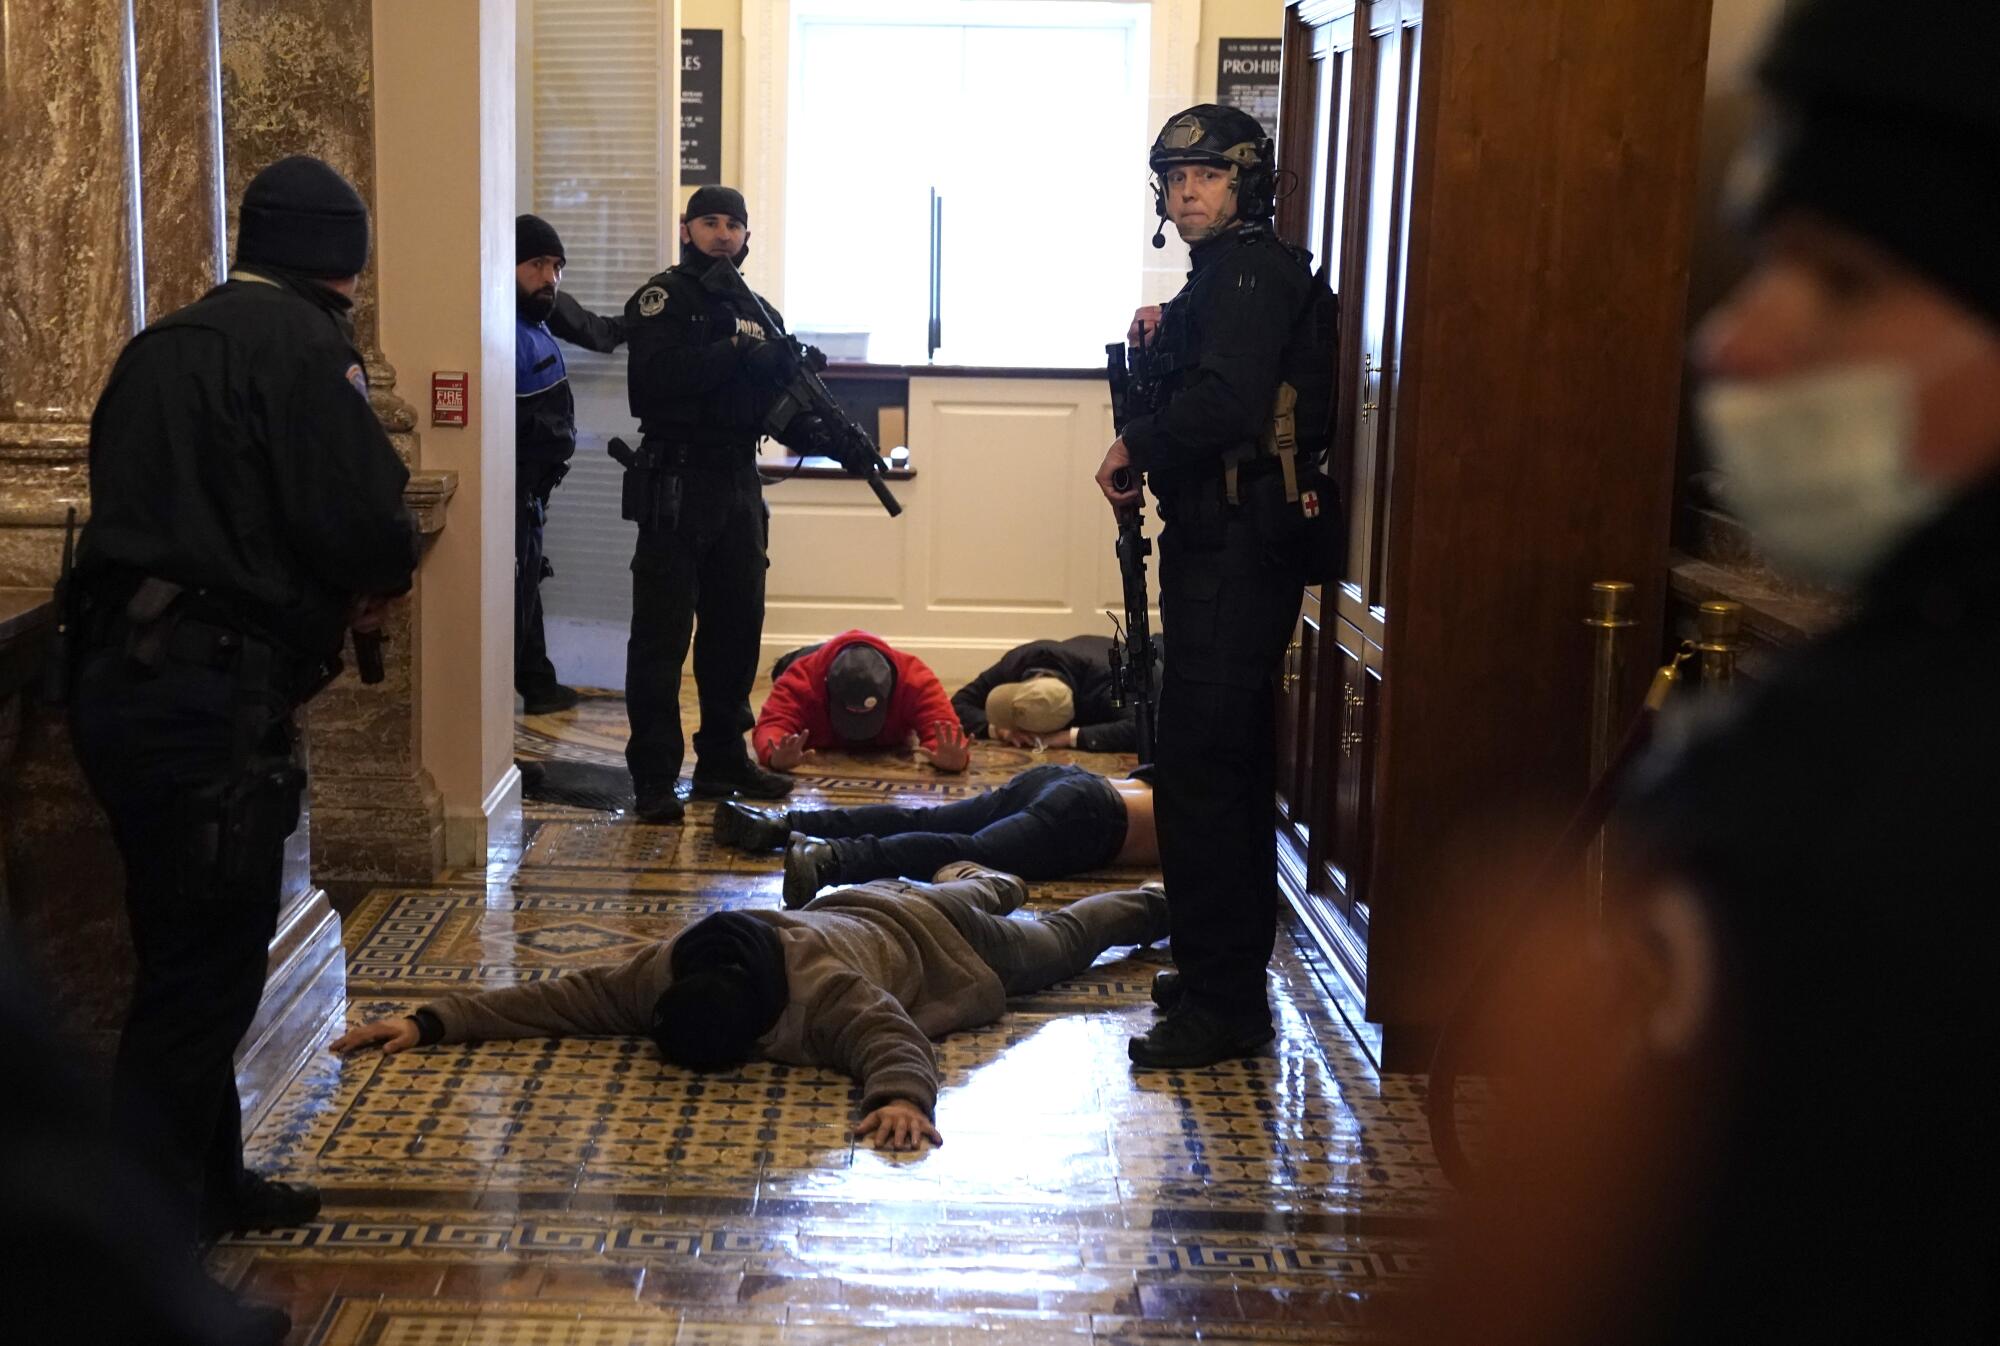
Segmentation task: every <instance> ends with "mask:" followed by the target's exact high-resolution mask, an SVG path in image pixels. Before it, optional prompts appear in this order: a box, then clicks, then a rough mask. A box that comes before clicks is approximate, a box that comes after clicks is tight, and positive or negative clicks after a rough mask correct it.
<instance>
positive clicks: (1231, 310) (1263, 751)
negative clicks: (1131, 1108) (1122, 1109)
mask: <svg viewBox="0 0 2000 1346" xmlns="http://www.w3.org/2000/svg"><path fill="white" fill-rule="evenodd" d="M1148 162H1149V163H1150V165H1151V166H1152V170H1153V173H1154V175H1155V178H1154V185H1153V190H1154V203H1155V208H1156V210H1157V211H1158V213H1159V215H1160V217H1161V221H1162V223H1161V226H1160V230H1161V232H1160V233H1156V234H1155V235H1154V238H1153V242H1154V245H1155V246H1160V245H1161V235H1162V234H1163V233H1164V231H1165V228H1166V223H1167V222H1171V223H1172V224H1173V225H1174V227H1175V229H1176V230H1178V231H1179V233H1180V236H1181V238H1182V239H1183V240H1184V241H1185V242H1186V243H1187V244H1188V245H1189V247H1190V249H1191V252H1190V262H1191V266H1190V270H1189V272H1188V279H1187V283H1186V284H1185V285H1183V286H1182V287H1181V291H1180V293H1179V294H1178V295H1176V296H1175V297H1174V299H1173V300H1172V301H1171V302H1170V303H1168V304H1166V305H1165V306H1164V307H1163V308H1161V309H1141V310H1139V312H1138V314H1137V315H1136V316H1135V318H1134V319H1133V323H1132V328H1131V331H1130V332H1129V333H1128V334H1127V335H1128V341H1129V342H1130V343H1131V345H1132V347H1133V352H1134V354H1133V360H1132V363H1133V366H1134V369H1135V377H1134V379H1133V383H1132V387H1131V389H1130V391H1129V392H1128V394H1127V409H1128V416H1127V419H1126V421H1125V426H1124V429H1123V430H1122V432H1121V433H1120V435H1119V438H1118V439H1117V440H1116V441H1114V442H1113V443H1112V445H1111V448H1110V450H1109V451H1108V452H1107V453H1106V454H1105V455H1104V463H1103V465H1102V466H1101V467H1100V468H1099V469H1098V473H1097V484H1098V487H1099V489H1101V490H1102V491H1103V492H1104V495H1105V498H1106V499H1108V500H1109V501H1110V502H1111V504H1112V506H1113V507H1114V508H1115V509H1123V508H1128V507H1131V506H1135V505H1137V504H1138V503H1139V500H1140V486H1139V478H1140V476H1141V475H1142V474H1143V476H1144V478H1145V480H1146V481H1147V482H1149V483H1150V484H1151V486H1152V489H1153V494H1154V496H1155V497H1156V498H1157V500H1158V501H1159V509H1160V518H1161V520H1162V522H1163V523H1164V525H1165V527H1164V531H1163V533H1162V535H1161V538H1160V551H1161V562H1160V603H1161V610H1162V615H1163V617H1164V621H1165V628H1166V633H1167V634H1168V635H1169V636H1171V637H1172V641H1173V655H1172V657H1171V658H1169V659H1168V660H1167V661H1166V668H1165V676H1164V679H1163V685H1162V688H1161V697H1160V719H1159V730H1158V741H1157V743H1156V745H1155V775H1154V785H1155V791H1156V803H1157V809H1158V819H1159V831H1160V861H1161V868H1162V870H1163V873H1164V877H1165V879H1166V887H1167V899H1168V904H1169V908H1170V911H1171V914H1172V921H1173V955H1174V964H1175V967H1176V969H1177V970H1176V971H1175V972H1166V973H1162V974H1160V977H1159V978H1158V979H1157V980H1156V982H1155V985H1154V990H1153V995H1154V999H1155V1000H1156V1001H1157V1002H1158V1003H1159V1004H1160V1005H1161V1006H1162V1007H1163V1008H1164V1009H1166V1010H1167V1014H1166V1017H1165V1018H1163V1019H1162V1020H1160V1021H1159V1022H1158V1023H1157V1024H1155V1025H1154V1027H1153V1028H1152V1030H1151V1031H1150V1032H1148V1033H1146V1034H1144V1035H1143V1036H1140V1037H1137V1038H1134V1039H1133V1040H1132V1041H1131V1043H1130V1044H1129V1050H1130V1054H1131V1057H1132V1060H1133V1061H1134V1062H1135V1063H1136V1064H1138V1065H1141V1066H1159V1067H1194V1066H1201V1065H1207V1064H1210V1063H1212V1062H1215V1061H1220V1060H1226V1059H1228V1058H1231V1057H1237V1056H1246V1055H1250V1054H1252V1053H1254V1052H1256V1051H1257V1050H1259V1049H1260V1048H1261V1047H1263V1045H1264V1044H1265V1043H1267V1042H1269V1041H1270V1040H1271V1036H1272V1029H1271V1014H1270V1006H1269V1003H1268V1002H1267V1000H1266V997H1265V990H1264V978H1265V967H1266V965H1267V964H1268V963H1269V961H1270V957H1271V949H1272V945H1273V943H1274V942H1275V940H1276V937H1277V915H1278V884H1277V850H1276V840H1275V831H1274V827H1273V818H1272V812H1271V800H1272V795H1273V790H1274V788H1275V783H1276V758H1275V750H1274V741H1275V730H1274V725H1273V716H1274V713H1275V705H1274V701H1273V695H1272V686H1271V684H1272V679H1273V676H1274V675H1275V674H1276V673H1277V671H1278V665H1279V662H1280V660H1281V659H1282V658H1283V657H1284V652H1285V646H1286V643H1287V641H1289V639H1290V638H1291V633H1292V628H1293V625H1294V623H1295V622H1296V621H1297V619H1298V611H1299V601H1300V596H1301V594H1302V592H1303V590H1304V586H1305V585H1306V584H1307V583H1311V582H1318V581H1320V580H1323V579H1325V578H1327V577H1328V575H1329V572H1330V570H1331V565H1332V562H1331V561H1330V559H1329V558H1332V557H1334V556H1337V555H1338V554H1339V553H1340V551H1341V538H1340V535H1339V532H1340V524H1339V522H1338V520H1339V517H1340V511H1339V510H1338V508H1337V507H1336V502H1335V500H1334V493H1333V491H1332V489H1331V487H1330V486H1329V484H1328V483H1327V481H1326V479H1325V477H1324V475H1323V474H1322V473H1321V472H1320V470H1319V467H1318V462H1319V459H1320V456H1321V454H1322V453H1323V451H1324V447H1325V442H1326V428H1327V425H1328V422H1329V420H1330V412H1331V407H1332V396H1333V368H1334V354H1333V336H1334V330H1335V327H1336V325H1337V324H1336V322H1335V319H1334V313H1335V303H1334V299H1333V296H1332V294H1331V293H1330V292H1329V291H1328V289H1327V287H1326V284H1325V282H1324V279H1323V274H1324V273H1322V276H1321V277H1315V276H1314V275H1313V274H1312V271H1311V269H1310V258H1309V257H1308V256H1307V255H1306V254H1305V253H1304V252H1303V251H1301V250H1299V249H1296V248H1293V247H1291V246H1289V245H1287V244H1286V243H1284V242H1282V241H1281V240H1280V239H1279V238H1278V237H1277V235H1276V234H1275V233H1273V232H1272V226H1271V214H1272V211H1273V209H1274V208H1275V204H1276V196H1277V192H1276V187H1277V169H1276V165H1275V163H1274V162H1273V158H1272V147H1271V141H1270V139H1269V138H1268V137H1267V136H1266V135H1265V134H1264V132H1263V129H1262V128H1261V127H1260V126H1259V125H1258V124H1257V122H1256V121H1255V120H1254V119H1253V118H1251V117H1250V116H1249V115H1248V114H1247V113H1244V112H1240V111H1238V110H1236V109H1233V108H1224V107H1218V106H1215V105H1214V104H1206V103H1205V104H1202V105H1200V106H1198V107H1192V108H1189V109H1188V110H1187V111H1185V112H1182V113H1180V114H1179V115H1177V116H1175V117H1174V118H1172V119H1171V120H1170V121H1168V122H1167V124H1166V126H1165V128H1163V129H1162V130H1161V132H1160V134H1159V137H1158V138H1157V139H1156V140H1155V141H1154V142H1153V147H1152V152H1151V154H1150V155H1149V156H1148ZM1140 371H1143V373H1141V372H1140Z"/></svg>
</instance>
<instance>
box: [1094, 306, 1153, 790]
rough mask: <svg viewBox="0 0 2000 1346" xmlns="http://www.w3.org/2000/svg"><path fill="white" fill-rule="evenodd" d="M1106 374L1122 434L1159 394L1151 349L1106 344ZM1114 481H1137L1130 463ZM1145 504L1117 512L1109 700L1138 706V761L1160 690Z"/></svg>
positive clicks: (1147, 752) (1146, 751)
mask: <svg viewBox="0 0 2000 1346" xmlns="http://www.w3.org/2000/svg"><path fill="white" fill-rule="evenodd" d="M1104 353H1105V373H1106V375H1107V376H1108V377H1109V378H1110V381H1111V424H1112V426H1113V427H1114V428H1116V429H1117V430H1118V431H1119V432H1120V433H1121V434H1122V433H1123V432H1124V430H1125V423H1126V421H1127V420H1129V419H1130V418H1131V417H1132V416H1134V415H1138V414H1143V413H1145V412H1148V411H1151V410H1152V409H1153V404H1154V401H1155V399H1156V398H1157V397H1158V396H1159V387H1158V383H1157V381H1156V380H1155V379H1154V378H1153V375H1152V370H1151V367H1150V366H1151V364H1152V359H1151V353H1150V352H1149V351H1148V350H1147V348H1146V347H1144V346H1135V347H1133V348H1131V350H1130V352H1129V353H1128V351H1127V349H1126V346H1125V343H1124V342H1122V341H1114V342H1112V343H1110V344H1109V345H1107V346H1106V347H1105V348H1104ZM1111 484H1112V485H1113V486H1114V487H1116V488H1117V489H1119V490H1121V491H1129V490H1131V489H1132V488H1133V487H1135V486H1136V485H1137V484H1138V480H1137V477H1136V474H1134V473H1133V471H1132V469H1131V468H1129V467H1121V468H1119V469H1118V471H1117V472H1116V473H1114V474H1113V475H1112V478H1111ZM1145 522H1146V515H1145V507H1144V505H1127V506H1125V507H1123V508H1122V509H1120V510H1119V511H1118V547H1117V550H1118V575H1119V578H1120V579H1121V580H1123V581H1124V589H1125V621H1124V624H1123V625H1122V626H1121V625H1120V624H1119V621H1118V618H1117V616H1116V615H1115V614H1113V613H1110V612H1107V613H1105V616H1107V617H1110V618H1111V629H1112V637H1111V704H1112V705H1113V706H1114V707H1116V708H1118V709H1119V710H1123V709H1124V708H1125V707H1126V706H1127V705H1132V706H1135V707H1136V708H1137V714H1136V716H1135V719H1136V722H1137V726H1138V749H1139V760H1140V762H1142V763H1145V762H1150V761H1152V760H1153V723H1154V720H1155V719H1156V718H1157V717H1158V715H1159V707H1160V689H1159V688H1157V687H1155V686H1154V685H1153V623H1152V619H1151V616H1150V610H1151V607H1152V603H1151V600H1150V599H1149V598H1148V596H1147V593H1146V558H1147V557H1148V556H1150V555H1152V554H1153V542H1152V539H1151V538H1148V537H1147V536H1146V532H1145Z"/></svg>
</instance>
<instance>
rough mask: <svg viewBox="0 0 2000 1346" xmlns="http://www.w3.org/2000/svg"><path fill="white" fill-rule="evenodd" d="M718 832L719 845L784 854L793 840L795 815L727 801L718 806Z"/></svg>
mask: <svg viewBox="0 0 2000 1346" xmlns="http://www.w3.org/2000/svg"><path fill="white" fill-rule="evenodd" d="M714 830H715V840H716V842H717V843H718V844H720V845H723V846H733V847H735V848H736V849H737V850H739V851H777V850H783V849H784V847H785V843H786V842H788V841H790V840H791V838H792V815H791V813H790V812H789V811H780V810H778V809H760V808H752V807H751V806H750V805H748V804H738V803H736V802H735V801H734V800H730V799H725V800H723V801H722V802H721V803H719V804H717V805H716V806H715V829H714Z"/></svg>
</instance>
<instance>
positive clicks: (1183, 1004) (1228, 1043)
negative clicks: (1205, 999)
mask: <svg viewBox="0 0 2000 1346" xmlns="http://www.w3.org/2000/svg"><path fill="white" fill-rule="evenodd" d="M1274 1036H1276V1035H1275V1034H1274V1033H1273V1032H1272V1029H1271V1021H1270V1019H1269V1018H1268V1017H1265V1016H1258V1017H1244V1018H1241V1019H1235V1018H1224V1017H1223V1016H1221V1015H1219V1014H1217V1013H1216V1012H1215V1011H1214V1010H1212V1009H1210V1008H1209V1007H1208V1006H1206V1005H1204V1004H1202V1003H1200V1002H1199V1001H1195V1000H1190V999H1189V998H1188V996H1187V994H1186V991H1185V990H1184V989H1183V990H1182V992H1181V996H1180V1003H1179V1004H1178V1005H1176V1006H1175V1007H1174V1008H1173V1009H1172V1010H1169V1011H1168V1012H1167V1015H1166V1017H1165V1018H1163V1019H1161V1020H1160V1021H1159V1022H1158V1023H1156V1024H1154V1025H1153V1026H1152V1028H1151V1029H1149V1030H1148V1031H1146V1032H1144V1033H1142V1034H1140V1035H1139V1036H1138V1037H1135V1038H1133V1039H1132V1040H1131V1041H1129V1042H1127V1043H1126V1044H1125V1054H1126V1055H1127V1056H1130V1057H1131V1058H1132V1064H1133V1065H1135V1066H1147V1067H1152V1068H1155V1069H1165V1070H1193V1069H1196V1068H1198V1067H1200V1066H1212V1065H1214V1064H1215V1063H1216V1062H1218V1061H1232V1060H1235V1059H1236V1058H1237V1057H1240V1056H1255V1055H1256V1054H1257V1053H1258V1052H1259V1051H1261V1050H1263V1048H1264V1046H1265V1044H1266V1043H1268V1042H1270V1040H1271V1039H1272V1038H1273V1037H1274Z"/></svg>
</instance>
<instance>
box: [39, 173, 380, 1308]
mask: <svg viewBox="0 0 2000 1346" xmlns="http://www.w3.org/2000/svg"><path fill="white" fill-rule="evenodd" d="M237 237H238V248H237V257H236V266H235V269H234V270H232V271H231V272H230V275H229V279H228V282H227V283H226V284H224V285H222V286H220V287H218V288H216V289H214V290H211V291H210V292H209V293H208V294H206V295H204V296H203V297H202V298H201V299H199V300H198V301H196V302H195V303H193V304H191V305H189V306H188V307H186V308H184V309H181V310H180V311H179V312H176V313H171V314H168V315H167V316H165V317H163V318H161V319H159V320H158V321H156V322H154V323H153V324H152V325H151V326H149V327H147V328H146V330H145V331H143V332H141V333H140V334H139V335H138V336H136V337H134V338H133V339H132V341H131V342H130V343H128V344H127V345H126V347H125V349H124V351H123V352H122V353H121V354H120V356H119V357H118V361H117V364H116V365H115V367H114V368H113V369H112V371H111V377H110V379H109V381H108V382H107V383H106V385H105V388H104V393H103V395H102V396H101V397H100V398H99V399H98V403H97V409H96V413H95V414H94V416H93V417H92V419H91V429H90V495H91V511H90V521H89V523H88V524H87V525H86V526H85V528H84V530H83V536H82V539H81V541H80V543H79V546H78V551H77V569H76V574H75V576H74V580H73V584H72V590H73V591H74V592H76V593H77V594H79V595H80V600H81V608H82V610H81V611H80V612H79V613H76V614H74V616H75V625H74V628H73V629H74V630H75V631H76V632H77V633H78V644H79V649H78V656H77V657H78V667H77V671H76V675H75V678H74V681H73V688H72V695H71V734H72V737H73V740H74V743H75V747H76V752H77V757H78V759H79V761H80V762H81V764H82V766H83V770H84V774H85V775H86V776H87V777H88V779H89V781H90V785H91V788H92V790H93V792H94V793H95V794H96V796H97V798H98V800H99V802H100V803H101V804H102V805H103V806H104V809H105V811H106V812H107V813H108V814H109V815H110V817H111V824H112V832H113V835H114V836H115V837H116V839H117V842H118V848H119V852H120V854H121V855H122V856H123V858H124V861H125V869H126V875H127V886H126V893H125V900H126V910H127V913H128V914H129V917H130V920H131V926H132V933H133V937H134V942H135V943H136V945H137V947H138V948H139V950H140V959H139V971H138V980H137V983H136V985H135V987H134V992H133V998H132V1006H131V1010H130V1012H129V1015H128V1017H127V1019H126V1023H125V1029H124V1035H123V1037H122V1039H121V1040H120V1043H119V1050H118V1062H117V1068H116V1076H115V1085H116V1093H117V1097H118V1101H119V1105H120V1108H121V1110H122V1113H123V1115H124V1119H125V1121H126V1123H127V1125H128V1126H129V1127H130V1128H131V1129H132V1130H133V1132H134V1133H135V1134H136V1135H137V1136H138V1137H139V1138H140V1139H141V1141H142V1142H143V1150H144V1152H145V1153H146V1154H148V1155H150V1156H152V1157H153V1158H154V1159H155V1161H156V1162H157V1163H158V1166H159V1168H160V1170H161V1176H162V1177H163V1178H164V1179H165V1181H166V1184H167V1186H168V1188H169V1189H170V1190H171V1191H172V1192H173V1194H174V1195H175V1197H176V1200H177V1202H178V1205H177V1208H176V1214H177V1216H178V1217H179V1220H180V1226H179V1229H178V1234H179V1237H180V1238H181V1239H182V1240H184V1241H185V1243H186V1245H187V1246H188V1248H189V1249H190V1250H191V1249H192V1248H193V1247H194V1244H195V1241H196V1236H197V1234H198V1233H205V1234H208V1235H211V1236H212V1235H214V1234H217V1233H220V1232H223V1231H228V1230H233V1229H246V1228H268V1227H271V1226H276V1225H289V1224H298V1223H302V1222H304V1221H305V1220H308V1219H310V1218H312V1216H313V1214H314V1213H315V1212H316V1211H317V1210H318V1208H319V1197H318V1194H317V1193H316V1192H314V1191H313V1189H311V1188H310V1187H305V1186H302V1185H298V1184H288V1183H280V1182H271V1181H267V1180H266V1179H264V1178H261V1177H259V1176H257V1175H255V1174H252V1173H250V1172H248V1171H246V1170H245V1169H244V1167H243V1150H242V1139H241V1134H242V1133H241V1127H242V1116H241V1109H240V1107H239V1105H238V1100H237V1096H236V1082H235V1067H234V1064H233V1062H232V1055H233V1053H234V1051H235V1048H236V1046H237V1043H238V1042H239V1041H240V1040H241V1039H242V1037H243V1034H244V1032H245V1031H246V1030H247V1029H248V1028H249V1026H250V1022H251V1020H252V1018H253V1017H254V1016H255V1014H256V1012H257V1007H258V1002H259V1000H260V998H261V995H262V992H263V988H264V973H265V964H266V959H267V951H268V948H269V945H270V941H271V938H272V934H273V931H274V929H275V927H276V924H277V917H278V901H279V883H280V876H281V870H282V868H283V860H284V851H285V841H286V837H287V836H288V835H289V834H290V833H291V832H292V830H293V828H294V827H295V825H296V824H297V822H298V816H299V802H300V799H301V796H302V794H303V791H304V787H305V773H304V771H303V770H302V769H300V767H299V766H298V765H297V763H296V761H295V746H296V742H297V735H296V732H295V730H294V726H293V721H292V712H293V711H294V709H295V708H296V707H298V706H299V705H300V704H302V703H303V702H304V701H306V700H307V699H308V698H309V697H311V696H312V695H313V693H314V692H316V691H317V690H318V689H319V688H321V687H323V686H325V685H326V683H327V681H328V680H329V679H330V678H331V677H332V676H333V675H334V673H335V672H337V671H338V669H339V667H340V655H341V649H342V644H343V640H344V638H345V636H346V634H347V631H348V628H349V626H350V625H352V626H353V627H354V628H355V629H356V630H357V631H359V630H364V629H365V630H376V629H378V628H379V625H380V623H381V622H382V620H383V615H384V607H385V605H386V603H387V600H388V599H389V598H390V597H391V596H393V595H397V594H401V593H403V592H405V591H406V590H407V589H408V588H409V587H410V581H411V576H412V572H413V570H414V568H415V565H416V533H415V529H414V528H413V526H412V524H411V521H410V516H409V512H408V511H407V510H406V509H405V508H404V506H403V487H404V484H405V483H406V482H407V481H408V479H409V473H408V471H407V470H406V469H405V468H404V466H403V464H402V462H401V461H400V460H399V459H398V458H397V456H396V451H395V449H394V448H393V447H392V446H391V444H390V442H389V439H388V436H387V435H386V434H385V433H384V432H383V429H382V424H381V422H380V420H379V419H378V418H377V416H376V414H375V411H374V408H373V407H372V406H370V404H369V399H368V392H369V389H368V376H367V372H366V369H365V367H364V365H363V363H362V357H361V352H360V351H359V350H357V349H356V348H355V344H354V334H353V327H352V324H351V323H350V321H349V316H348V314H349V309H350V307H351V305H352V295H353V292H354V286H355V282H356V277H357V273H358V272H359V271H360V270H361V268H362V267H363V266H364V265H365V264H366V262H367V259H368V210H367V207H366V206H365V205H364V204H363V203H362V200H361V198H360V196H359V195H358V194H357V193H356V192H355V191H354V189H353V188H352V187H351V186H350V185H348V183H347V182H346V180H345V179H343V178H342V177H341V176H340V175H339V174H338V173H336V172H334V170H333V169H331V168H329V167H327V165H325V164H323V163H321V162H320V161H319V160H317V159H311V158H306V157H304V156H298V157H294V158H290V159H285V160H282V161H281V162H279V163H276V164H273V165H272V166H271V167H269V168H267V169H265V170H264V171H263V172H261V173H259V174H258V175H257V176H256V177H255V178H254V179H253V180H252V181H251V183H250V185H249V188H248V190H247V191H246V192H245V193H244V197H243V206H242V213H241V216H240V219H239V227H238V233H237ZM280 1316H282V1315H280ZM282 1335H283V1333H282V1331H280V1332H279V1333H278V1336H279V1337H282ZM275 1339H276V1338H274V1340H275Z"/></svg>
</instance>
